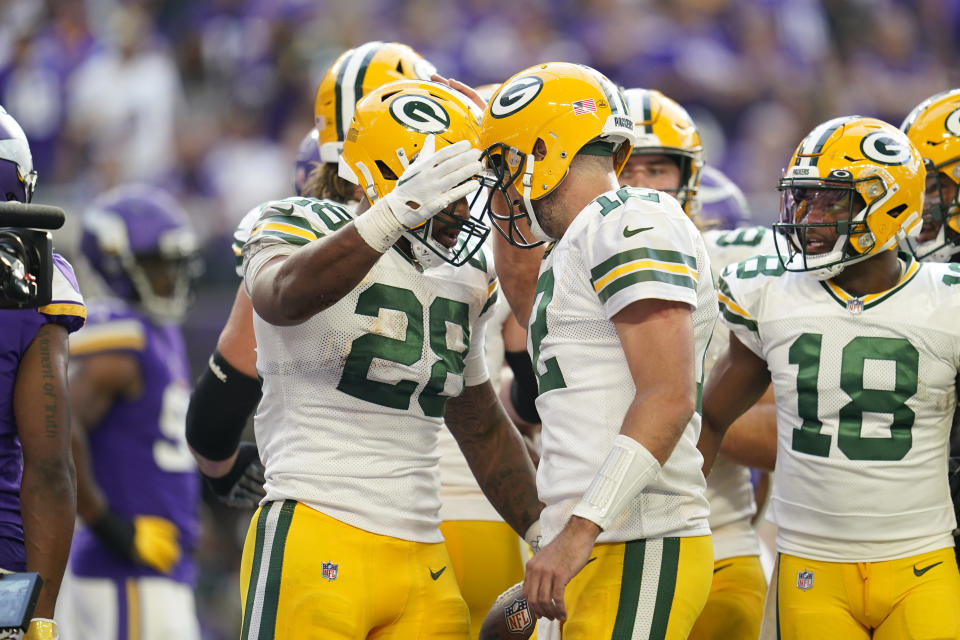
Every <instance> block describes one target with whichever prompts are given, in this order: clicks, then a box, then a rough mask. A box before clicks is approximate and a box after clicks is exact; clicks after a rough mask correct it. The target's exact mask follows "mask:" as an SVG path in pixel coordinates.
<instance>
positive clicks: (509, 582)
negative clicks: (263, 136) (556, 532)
mask: <svg viewBox="0 0 960 640" xmlns="http://www.w3.org/2000/svg"><path fill="white" fill-rule="evenodd" d="M440 531H441V532H442V533H443V537H444V540H445V541H446V545H447V553H449V554H450V562H451V565H452V567H453V572H454V574H455V575H456V577H457V584H458V585H459V586H460V593H461V594H462V595H463V599H464V600H466V601H467V607H468V608H469V609H470V638H471V639H473V640H476V638H478V637H479V636H480V625H482V624H483V618H484V616H486V615H487V612H488V611H489V610H490V607H492V606H493V603H494V601H495V600H496V599H497V596H499V595H500V594H501V593H503V592H504V591H506V590H507V589H509V588H510V587H512V586H513V585H515V584H516V583H518V582H520V581H521V580H523V564H524V562H523V558H522V557H521V554H520V536H518V535H517V534H516V532H515V531H514V530H513V529H511V528H510V525H508V524H507V523H506V522H489V521H483V520H449V521H447V522H442V523H440Z"/></svg>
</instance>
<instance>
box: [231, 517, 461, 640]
mask: <svg viewBox="0 0 960 640" xmlns="http://www.w3.org/2000/svg"><path fill="white" fill-rule="evenodd" d="M450 566H451V562H450V556H448V555H447V549H446V547H445V546H444V545H443V544H442V543H436V544H429V543H423V542H410V541H408V540H400V539H398V538H392V537H390V536H382V535H377V534H375V533H370V532H368V531H364V530H362V529H357V528H356V527H351V526H350V525H348V524H345V523H343V522H340V521H339V520H336V519H334V518H331V517H329V516H326V515H324V514H322V513H320V512H319V511H316V510H314V509H311V508H309V507H307V506H305V505H303V504H300V503H298V502H295V501H293V500H287V501H285V502H271V503H268V504H265V505H263V506H262V507H260V509H258V510H257V511H256V512H255V513H254V515H253V519H252V520H251V522H250V528H249V529H248V531H247V538H246V541H245V543H244V546H243V558H242V559H241V564H240V585H241V589H240V596H241V603H242V606H243V633H242V636H241V637H242V638H243V640H248V639H250V640H252V639H257V640H272V639H277V640H280V639H282V640H308V639H309V640H320V639H324V640H326V639H332V640H348V639H349V640H358V639H366V638H371V639H373V638H376V639H377V640H407V639H408V638H442V639H444V640H466V639H467V630H468V627H469V613H468V612H467V605H466V604H465V603H464V601H463V598H462V597H461V596H460V591H459V589H458V588H457V581H456V578H455V576H454V574H453V570H452V569H451V568H450Z"/></svg>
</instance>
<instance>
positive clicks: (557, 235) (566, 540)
mask: <svg viewBox="0 0 960 640" xmlns="http://www.w3.org/2000/svg"><path fill="white" fill-rule="evenodd" d="M481 140H482V142H483V145H484V147H485V148H486V152H485V153H486V155H487V157H488V158H489V162H490V167H491V171H492V172H493V174H494V177H493V179H492V182H493V185H492V186H493V187H494V190H493V195H492V197H491V198H490V201H489V203H488V206H487V210H488V213H489V215H490V219H491V221H492V222H493V223H494V224H496V225H497V227H498V229H499V230H500V232H501V233H502V234H503V237H504V240H508V241H509V243H510V245H511V246H513V247H525V246H531V245H536V244H539V243H541V242H547V241H549V242H552V243H553V244H552V245H551V247H550V248H549V250H548V251H547V253H546V257H545V258H544V260H543V262H542V264H541V265H540V270H539V277H532V275H533V274H532V273H529V272H526V271H515V270H514V269H517V268H523V259H522V258H521V259H519V260H516V259H510V258H507V260H506V262H504V263H501V262H500V260H499V257H500V256H499V255H498V256H497V257H498V264H497V268H498V273H499V274H500V276H501V278H509V279H511V280H514V281H515V282H513V283H511V290H510V291H507V294H508V295H512V296H514V298H515V299H511V301H510V302H511V307H512V308H513V310H514V312H515V313H516V314H517V319H518V320H520V321H521V323H525V324H527V326H528V336H529V343H528V344H529V349H530V351H531V354H532V360H533V363H534V370H535V371H536V373H537V376H538V380H539V388H540V395H539V396H538V397H537V410H538V412H539V414H540V416H541V418H542V420H543V436H542V437H543V455H542V457H541V459H540V466H539V468H538V489H539V494H540V499H541V500H542V501H543V502H544V503H545V504H546V507H545V508H544V511H543V517H542V520H541V521H542V530H543V541H544V542H547V543H548V544H546V546H543V547H541V550H540V552H539V553H538V554H537V555H535V556H534V557H533V558H532V559H531V560H530V561H529V562H528V563H527V566H526V577H525V578H524V589H523V591H524V594H525V595H526V596H527V597H528V604H529V608H530V611H531V613H532V614H533V615H535V616H536V617H546V618H548V619H549V620H552V621H553V622H551V623H548V624H540V625H539V626H538V628H537V634H538V636H539V637H540V638H541V639H543V638H559V637H560V630H561V627H562V633H563V637H564V638H568V639H569V638H598V637H611V636H612V637H647V635H648V634H651V635H652V637H666V638H671V639H676V640H680V639H685V638H686V637H687V635H688V634H689V632H690V629H691V628H692V626H693V623H694V621H695V620H696V618H697V615H698V614H699V613H700V610H701V609H702V608H703V605H704V602H705V601H706V599H707V593H708V591H709V589H710V578H711V569H712V563H713V560H712V557H713V556H712V546H711V542H710V536H709V533H710V530H709V527H708V524H707V516H708V505H707V501H706V498H705V497H704V488H705V482H704V479H703V474H702V473H701V471H700V465H701V462H702V458H701V456H700V454H699V452H698V451H697V449H696V441H697V437H698V432H699V428H700V424H699V421H700V417H699V414H698V413H697V412H696V408H697V389H698V386H699V383H700V381H701V380H702V378H701V363H702V360H703V354H704V351H705V350H706V346H707V342H708V341H709V338H710V333H711V331H712V328H713V323H714V321H715V320H716V316H717V294H716V291H715V290H714V288H713V282H712V278H711V276H710V264H709V259H708V258H707V255H706V249H705V248H704V246H703V241H702V239H701V238H700V236H699V233H698V232H697V229H696V227H695V226H694V225H693V223H692V222H691V221H690V219H689V218H688V217H687V216H686V215H685V214H684V212H683V210H682V208H681V207H680V205H679V204H678V203H677V201H676V200H675V199H674V198H673V197H671V196H668V195H666V194H663V193H660V192H657V191H654V190H651V189H639V188H633V187H622V188H621V187H619V185H618V183H617V174H619V173H620V171H621V170H622V169H623V167H624V165H625V164H626V162H627V160H628V158H629V156H630V149H631V147H632V145H633V144H634V142H635V140H636V135H635V133H634V126H633V120H632V118H631V117H630V115H629V113H628V111H627V107H626V104H625V101H624V98H623V95H622V93H621V92H620V91H619V89H618V88H617V87H616V86H615V85H613V84H612V83H611V82H610V81H609V80H608V79H607V78H605V77H604V76H602V75H601V74H599V73H598V72H596V71H594V70H593V69H591V68H589V67H585V66H581V65H574V64H568V63H548V64H543V65H538V66H536V67H531V68H529V69H526V70H524V71H522V72H520V73H519V74H517V75H515V76H514V77H513V78H511V79H510V80H508V81H507V82H505V83H504V85H503V86H502V87H501V88H500V89H499V91H497V93H496V94H494V96H493V98H492V99H491V101H490V102H489V104H488V105H487V108H486V110H485V111H484V114H483V121H482V123H481ZM525 225H529V230H526V229H525V228H524V227H525ZM504 244H505V243H504ZM501 249H502V250H503V251H502V252H501V253H503V254H506V253H507V247H505V246H502V247H501ZM531 282H532V284H531ZM524 290H526V291H529V292H530V293H531V294H532V295H531V296H530V297H529V298H522V297H518V296H517V293H518V292H521V293H522V292H523V291H524ZM531 302H532V304H531ZM568 583H569V584H568ZM541 622H543V621H541Z"/></svg>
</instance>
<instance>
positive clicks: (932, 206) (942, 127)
mask: <svg viewBox="0 0 960 640" xmlns="http://www.w3.org/2000/svg"><path fill="white" fill-rule="evenodd" d="M900 129H901V130H902V131H903V132H904V133H905V134H907V137H908V138H910V142H912V143H913V144H914V146H916V147H917V149H918V150H919V151H920V155H921V156H922V157H923V162H924V165H925V166H926V169H927V184H926V192H925V194H924V205H923V206H924V210H923V227H922V228H921V230H920V235H919V236H918V237H917V239H916V241H914V242H912V243H910V249H911V250H912V251H913V254H914V255H915V256H916V258H917V260H932V261H936V262H952V261H956V260H957V258H958V257H960V256H958V254H960V89H951V90H950V91H944V92H942V93H938V94H937V95H935V96H931V97H929V98H927V99H926V100H924V101H923V102H921V103H920V104H918V105H917V106H916V107H914V109H913V111H911V112H910V114H909V115H908V116H907V118H906V119H905V120H904V121H903V124H901V125H900Z"/></svg>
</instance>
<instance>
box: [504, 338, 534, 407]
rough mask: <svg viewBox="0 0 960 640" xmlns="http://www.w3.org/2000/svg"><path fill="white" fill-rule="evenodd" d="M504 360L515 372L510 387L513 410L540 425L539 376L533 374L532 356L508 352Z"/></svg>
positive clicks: (519, 352) (521, 352)
mask: <svg viewBox="0 0 960 640" xmlns="http://www.w3.org/2000/svg"><path fill="white" fill-rule="evenodd" d="M503 358H504V360H506V362H507V364H508V365H509V366H510V369H511V370H512V371H513V383H512V384H511V385H510V402H512V403H513V410H514V411H516V412H517V415H518V416H520V417H521V418H522V419H523V420H525V421H526V422H531V423H539V422H540V414H539V413H537V404H536V403H537V393H538V390H537V376H536V374H534V372H533V363H531V362H530V354H528V353H527V352H526V351H507V352H505V353H504V355H503Z"/></svg>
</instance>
